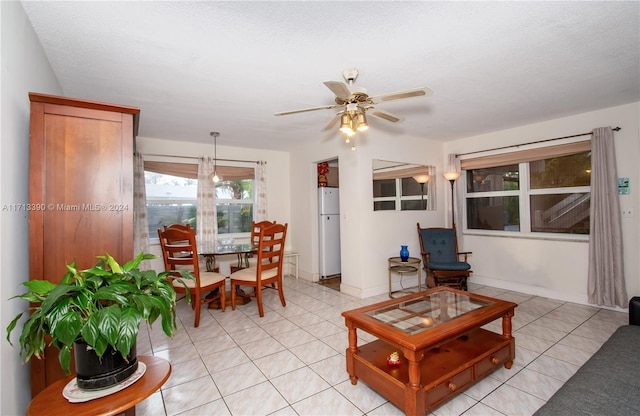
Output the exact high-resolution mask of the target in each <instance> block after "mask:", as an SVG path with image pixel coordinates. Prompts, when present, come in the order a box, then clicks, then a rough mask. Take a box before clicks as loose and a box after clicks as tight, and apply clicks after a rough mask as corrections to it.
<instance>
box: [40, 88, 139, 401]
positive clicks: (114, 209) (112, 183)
mask: <svg viewBox="0 0 640 416" xmlns="http://www.w3.org/2000/svg"><path fill="white" fill-rule="evenodd" d="M29 99H30V101H31V120H30V144H29V152H30V156H29V204H30V207H31V209H30V211H29V278H30V279H46V280H49V281H51V282H54V283H59V282H60V280H61V279H62V277H63V276H64V274H65V273H66V265H67V264H70V263H71V262H73V261H76V262H77V267H78V268H80V269H85V268H89V267H91V266H92V265H93V264H95V263H96V261H97V259H96V256H98V255H103V254H105V253H106V252H108V253H109V254H111V255H112V256H113V257H114V258H115V259H116V260H118V261H119V262H126V261H128V260H130V259H131V258H132V257H133V254H134V253H133V151H134V145H133V143H134V137H135V135H136V134H137V126H138V119H139V114H140V109H138V108H135V107H127V106H120V105H113V104H107V103H100V102H93V101H85V100H78V99H72V98H67V97H58V96H52V95H45V94H37V93H29ZM72 362H73V361H72ZM63 376H64V373H63V371H62V369H61V368H60V364H59V363H58V350H57V349H56V348H53V347H50V348H49V350H48V351H46V354H45V358H44V359H37V358H33V359H32V360H31V394H32V396H35V395H36V394H38V393H39V392H40V391H41V390H43V389H44V388H45V387H46V386H48V385H50V384H51V383H53V382H54V381H56V380H58V379H60V378H62V377H63Z"/></svg>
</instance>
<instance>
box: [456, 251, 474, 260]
mask: <svg viewBox="0 0 640 416" xmlns="http://www.w3.org/2000/svg"><path fill="white" fill-rule="evenodd" d="M456 254H457V255H458V256H464V261H465V262H466V261H467V255H469V254H473V252H472V251H460V252H458V253H456Z"/></svg>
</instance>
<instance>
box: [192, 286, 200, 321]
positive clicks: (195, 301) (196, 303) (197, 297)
mask: <svg viewBox="0 0 640 416" xmlns="http://www.w3.org/2000/svg"><path fill="white" fill-rule="evenodd" d="M192 297H194V299H191V302H192V303H193V306H194V307H195V311H196V321H195V323H194V324H193V326H194V327H196V328H197V327H198V326H199V325H200V309H202V308H201V306H202V304H201V303H200V293H196V294H192Z"/></svg>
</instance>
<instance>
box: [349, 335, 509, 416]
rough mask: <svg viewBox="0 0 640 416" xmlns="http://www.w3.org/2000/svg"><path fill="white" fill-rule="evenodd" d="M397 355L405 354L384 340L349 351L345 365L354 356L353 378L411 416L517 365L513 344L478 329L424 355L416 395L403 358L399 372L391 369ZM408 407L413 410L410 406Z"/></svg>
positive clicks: (397, 369)
mask: <svg viewBox="0 0 640 416" xmlns="http://www.w3.org/2000/svg"><path fill="white" fill-rule="evenodd" d="M393 351H398V352H401V351H399V350H398V348H396V347H394V346H392V345H390V344H388V343H386V342H384V341H382V340H376V341H373V342H370V343H368V344H365V345H363V346H359V347H358V351H357V353H355V354H352V353H351V351H350V350H349V349H347V359H349V356H350V355H353V363H354V365H353V374H350V375H351V376H355V377H356V379H360V380H362V381H363V382H365V383H366V384H367V385H368V386H369V387H371V388H372V389H373V390H375V391H376V392H378V393H379V394H380V395H382V396H384V397H385V398H387V399H388V400H389V401H391V402H392V403H393V404H394V405H396V406H397V407H399V408H400V409H403V410H404V411H405V412H406V413H407V414H411V413H412V412H411V410H410V409H411V408H415V404H417V403H420V402H421V401H423V400H424V408H425V410H426V413H428V412H429V411H431V410H432V409H434V408H435V407H437V406H438V405H440V404H441V403H442V402H444V401H445V400H448V399H450V398H452V397H453V396H455V395H457V394H459V393H460V392H462V391H463V390H465V389H466V388H468V387H470V386H472V385H473V384H474V383H475V382H477V381H478V380H480V379H481V378H483V377H485V376H486V375H488V374H490V373H491V372H493V371H494V370H496V369H497V368H498V367H499V366H501V365H504V366H505V367H506V368H511V366H512V364H513V360H514V359H515V340H514V339H513V338H510V339H507V338H505V337H504V336H502V335H500V334H496V333H494V332H491V331H487V330H484V329H482V328H476V329H473V330H471V331H470V332H469V333H468V334H467V335H465V336H461V337H459V338H456V339H454V340H453V341H449V342H447V343H445V344H443V345H441V346H440V347H437V348H433V349H430V350H427V351H425V352H424V358H423V359H422V360H421V362H420V385H421V389H418V390H415V389H412V388H411V387H410V385H409V373H408V362H407V360H406V358H404V357H402V356H401V357H400V359H401V364H400V365H398V366H390V365H389V364H388V363H387V357H388V356H389V354H391V353H392V352H393ZM401 355H402V354H401ZM352 380H353V379H352ZM409 402H411V403H413V404H414V405H413V406H412V405H409V406H407V404H408V403H409ZM417 407H418V408H421V407H422V406H420V405H418V406H417Z"/></svg>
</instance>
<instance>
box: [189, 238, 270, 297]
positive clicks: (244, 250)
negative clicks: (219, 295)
mask: <svg viewBox="0 0 640 416" xmlns="http://www.w3.org/2000/svg"><path fill="white" fill-rule="evenodd" d="M257 251H258V247H257V246H256V245H255V244H251V243H232V244H217V245H216V248H215V250H213V251H205V252H201V253H200V255H202V256H203V257H204V258H205V266H206V268H207V271H208V272H213V271H216V268H217V264H216V263H217V260H216V258H217V257H219V256H228V255H236V256H237V258H238V263H237V265H236V266H232V267H231V270H230V272H234V271H236V270H239V269H244V268H248V267H249V256H250V255H251V254H252V253H256V252H257ZM227 277H230V276H227ZM216 290H217V289H216ZM236 290H237V292H236V293H237V295H238V296H237V297H236V303H237V304H238V305H244V304H246V303H249V302H251V296H250V295H248V294H246V293H245V292H244V291H243V290H242V289H241V288H240V286H238V287H237V288H236ZM215 295H216V293H215V291H214V292H212V293H210V294H209V295H208V296H215ZM226 305H227V306H229V305H231V293H227V302H226ZM220 306H221V305H220V302H218V301H212V302H210V303H209V309H220Z"/></svg>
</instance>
